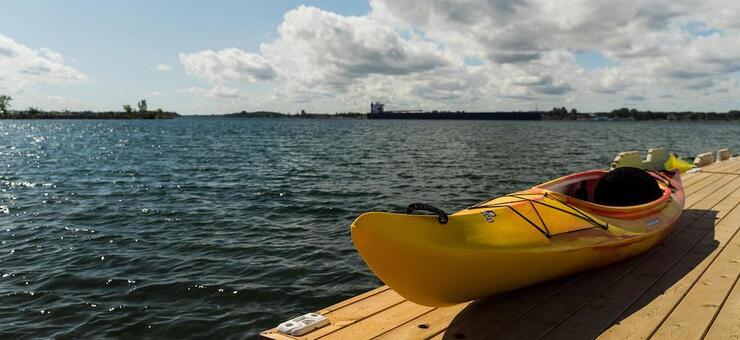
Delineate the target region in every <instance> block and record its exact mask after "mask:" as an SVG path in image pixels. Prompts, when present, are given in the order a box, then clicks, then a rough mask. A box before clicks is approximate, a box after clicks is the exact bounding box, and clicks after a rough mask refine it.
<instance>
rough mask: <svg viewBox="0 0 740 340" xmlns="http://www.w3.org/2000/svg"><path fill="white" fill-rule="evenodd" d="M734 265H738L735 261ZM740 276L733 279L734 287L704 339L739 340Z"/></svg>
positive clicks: (739, 262)
mask: <svg viewBox="0 0 740 340" xmlns="http://www.w3.org/2000/svg"><path fill="white" fill-rule="evenodd" d="M735 265H740V261H736V262H735ZM738 279H740V276H738V278H736V279H735V286H734V288H733V289H732V292H730V295H729V296H728V297H727V301H725V303H724V304H723V306H722V309H720V311H719V314H718V315H717V318H716V319H715V320H714V323H712V326H711V328H710V329H709V332H707V335H706V339H709V340H714V339H740V280H738Z"/></svg>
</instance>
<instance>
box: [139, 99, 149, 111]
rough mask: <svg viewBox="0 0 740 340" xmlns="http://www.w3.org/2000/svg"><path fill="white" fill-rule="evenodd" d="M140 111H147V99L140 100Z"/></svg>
mask: <svg viewBox="0 0 740 340" xmlns="http://www.w3.org/2000/svg"><path fill="white" fill-rule="evenodd" d="M138 105H139V112H146V111H147V110H146V99H142V100H141V101H139V104H138Z"/></svg>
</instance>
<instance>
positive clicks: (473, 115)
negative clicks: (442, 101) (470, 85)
mask: <svg viewBox="0 0 740 340" xmlns="http://www.w3.org/2000/svg"><path fill="white" fill-rule="evenodd" d="M384 106H385V104H383V103H370V113H368V114H367V118H368V119H468V120H473V119H476V120H542V112H540V111H530V112H502V111H498V112H465V111H422V110H402V111H385V110H384V109H383V107H384Z"/></svg>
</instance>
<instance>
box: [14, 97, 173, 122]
mask: <svg viewBox="0 0 740 340" xmlns="http://www.w3.org/2000/svg"><path fill="white" fill-rule="evenodd" d="M12 100H13V98H12V97H10V96H5V95H0V119H172V118H177V117H180V115H179V114H178V113H177V112H170V111H164V110H162V109H156V110H153V111H150V110H149V109H148V107H147V103H146V100H144V99H142V100H141V101H139V102H138V103H137V109H134V108H132V107H131V105H128V104H126V105H123V111H69V110H62V111H56V110H54V111H44V110H41V109H37V108H34V107H29V108H28V109H25V110H10V102H11V101H12Z"/></svg>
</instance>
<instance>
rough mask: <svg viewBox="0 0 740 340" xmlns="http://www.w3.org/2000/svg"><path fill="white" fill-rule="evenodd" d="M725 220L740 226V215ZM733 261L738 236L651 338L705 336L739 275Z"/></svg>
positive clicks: (739, 256)
mask: <svg viewBox="0 0 740 340" xmlns="http://www.w3.org/2000/svg"><path fill="white" fill-rule="evenodd" d="M739 211H740V210H739ZM725 220H727V221H728V223H731V224H734V225H735V226H737V225H740V213H737V214H730V215H728V216H727V217H726V218H725ZM736 231H737V229H736ZM733 260H734V261H737V260H740V236H739V235H738V233H737V232H736V233H735V234H734V235H733V238H732V240H731V241H730V243H728V244H727V245H726V246H725V247H722V249H721V250H720V253H719V255H717V257H716V259H715V261H713V263H712V264H711V265H710V266H709V267H708V268H707V269H706V271H705V272H704V273H703V274H702V275H701V277H700V279H699V281H698V282H697V283H696V284H694V286H693V287H692V288H691V289H690V290H689V292H688V293H687V294H686V295H685V296H684V298H683V299H682V300H681V302H680V303H679V304H678V306H677V307H676V308H675V310H673V311H672V312H671V314H670V315H668V318H667V319H666V320H665V321H664V322H663V323H662V324H661V326H660V327H659V328H658V330H657V331H656V332H655V334H654V335H653V336H654V337H655V338H658V339H670V338H673V339H675V338H678V337H681V338H700V337H702V336H704V334H705V332H706V330H707V329H708V327H709V326H710V325H711V323H712V321H713V320H714V317H715V315H716V313H717V312H718V311H719V308H720V306H721V305H722V304H723V303H724V301H725V300H726V298H727V296H728V295H729V293H730V291H731V289H732V287H733V286H734V285H735V283H736V281H737V277H738V275H740V266H738V265H737V263H735V262H732V261H733Z"/></svg>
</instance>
